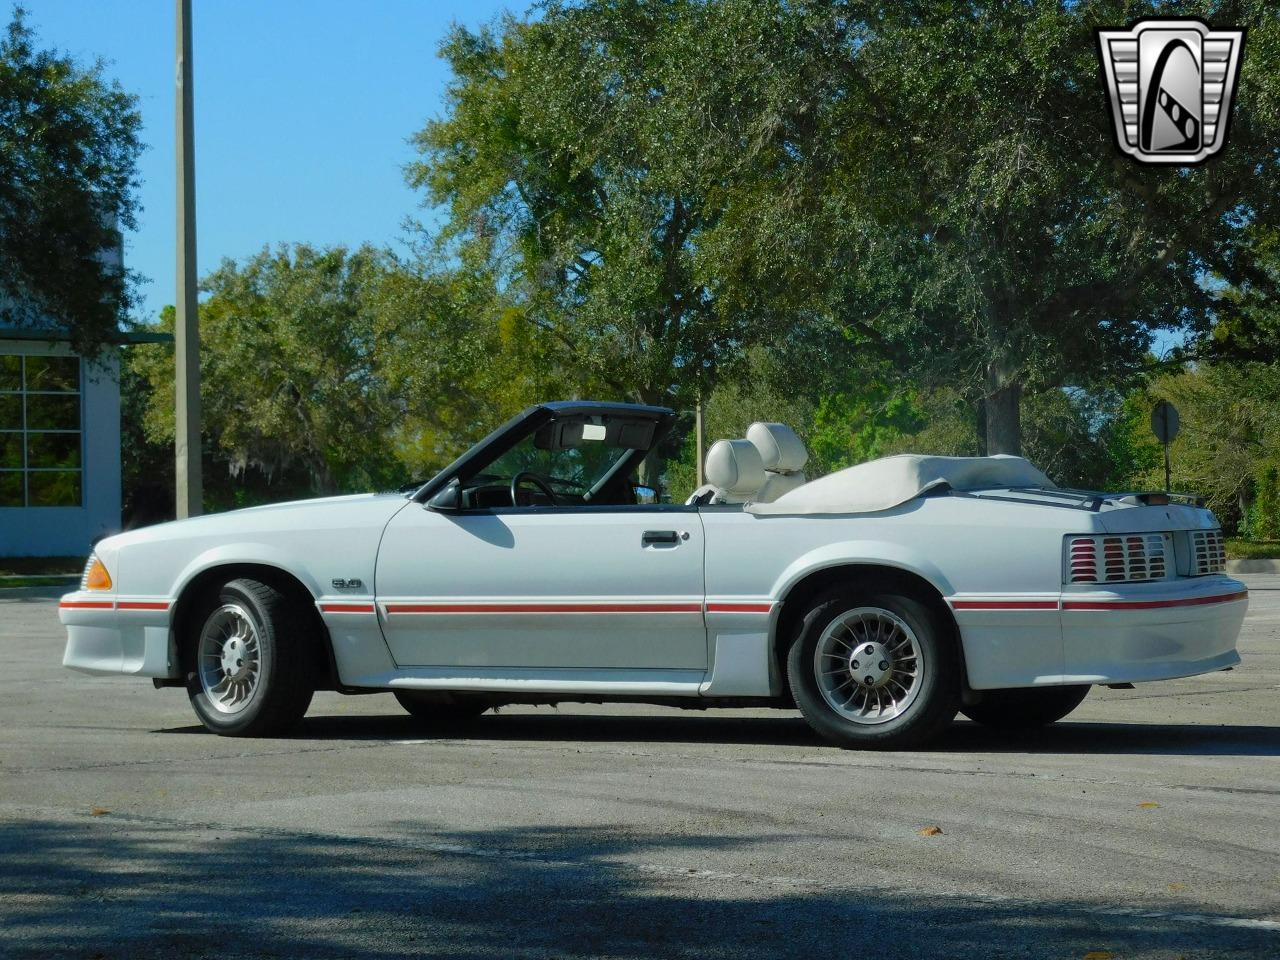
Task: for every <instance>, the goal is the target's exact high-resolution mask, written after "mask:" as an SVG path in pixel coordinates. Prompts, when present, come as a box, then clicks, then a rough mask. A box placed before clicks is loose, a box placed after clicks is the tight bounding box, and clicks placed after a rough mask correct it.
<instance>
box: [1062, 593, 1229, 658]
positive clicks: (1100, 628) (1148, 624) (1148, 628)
mask: <svg viewBox="0 0 1280 960" xmlns="http://www.w3.org/2000/svg"><path fill="white" fill-rule="evenodd" d="M1248 608H1249V592H1248V589H1247V588H1246V587H1245V585H1244V584H1243V583H1241V582H1240V581H1239V580H1234V579H1232V578H1231V577H1226V576H1211V577H1196V578H1180V579H1177V580H1170V581H1167V582H1164V583H1159V584H1155V583H1151V584H1127V585H1118V586H1114V587H1105V588H1100V587H1090V588H1088V589H1078V590H1076V589H1073V590H1068V591H1064V592H1063V594H1062V601H1061V618H1062V653H1063V677H1062V680H1061V681H1060V682H1062V683H1140V682H1143V681H1147V680H1172V679H1176V678H1178V677H1189V676H1194V675H1196V674H1200V673H1209V672H1212V671H1214V670H1224V669H1226V668H1227V667H1232V666H1235V665H1236V664H1237V663H1239V662H1240V654H1239V653H1237V652H1236V638H1237V637H1238V636H1239V635H1240V625H1241V624H1242V623H1243V621H1244V616H1245V613H1246V611H1247V610H1248Z"/></svg>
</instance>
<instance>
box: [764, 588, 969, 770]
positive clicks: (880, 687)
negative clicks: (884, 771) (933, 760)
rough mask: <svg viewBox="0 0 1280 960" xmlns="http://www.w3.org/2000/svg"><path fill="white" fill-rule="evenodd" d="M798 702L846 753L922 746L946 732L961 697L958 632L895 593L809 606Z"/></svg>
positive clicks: (795, 672)
mask: <svg viewBox="0 0 1280 960" xmlns="http://www.w3.org/2000/svg"><path fill="white" fill-rule="evenodd" d="M787 675H788V680H789V682H790V685H791V693H792V695H793V696H794V698H795V701H796V705H797V706H798V707H799V708H800V711H801V713H803V714H804V717H805V719H806V720H807V721H808V722H809V725H810V726H812V727H813V728H814V730H816V731H817V732H818V733H819V734H821V735H822V736H823V737H825V738H826V739H827V740H830V741H831V742H833V743H836V744H838V745H840V746H843V747H861V748H884V749H893V748H898V747H907V746H914V745H916V744H919V743H922V742H924V741H925V740H928V739H929V738H930V737H933V736H935V735H936V734H938V733H939V732H941V731H942V730H943V729H944V728H945V727H946V726H947V725H948V724H949V723H951V721H952V720H953V719H955V715H956V708H957V707H958V706H959V700H960V663H959V656H958V654H957V652H956V648H955V643H954V642H953V640H952V638H951V633H950V631H949V630H947V629H946V627H945V625H944V624H942V623H941V622H940V620H939V618H938V616H937V614H935V613H934V612H933V611H932V610H931V609H930V608H929V607H928V606H927V605H926V604H924V603H922V602H921V601H920V600H918V599H916V598H915V597H913V596H909V595H906V594H904V593H900V592H897V591H890V590H885V591H867V592H865V593H863V592H859V591H852V590H848V589H843V590H836V591H832V592H829V593H827V594H824V595H822V596H820V597H818V598H817V599H816V600H815V601H814V603H813V604H812V605H811V606H810V608H809V610H808V611H807V613H806V614H805V617H804V621H803V623H802V624H801V627H800V631H799V633H798V635H797V637H796V639H795V642H794V643H793V644H792V646H791V651H790V654H789V656H788V658H787Z"/></svg>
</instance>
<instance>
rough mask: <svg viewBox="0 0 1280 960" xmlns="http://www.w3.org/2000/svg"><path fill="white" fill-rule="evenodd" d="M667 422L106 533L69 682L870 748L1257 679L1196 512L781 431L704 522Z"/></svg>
mask: <svg viewBox="0 0 1280 960" xmlns="http://www.w3.org/2000/svg"><path fill="white" fill-rule="evenodd" d="M674 419H675V415H674V414H673V413H672V411H670V410H667V409H664V408H659V407H645V406H634V405H627V404H610V403H588V402H578V401H570V402H563V403H547V404H543V405H540V406H536V407H533V408H531V409H529V410H527V411H525V412H524V413H523V414H521V415H520V416H518V417H516V418H515V419H513V420H512V421H511V422H509V423H508V424H506V425H505V426H503V427H502V428H500V429H499V430H497V431H495V432H494V433H493V434H491V435H490V436H488V437H486V438H485V439H484V440H482V441H480V443H478V444H477V445H476V446H475V447H473V448H472V449H471V450H470V451H469V452H468V453H466V454H465V455H464V456H462V457H461V458H459V459H458V460H457V461H456V462H454V463H453V464H451V465H450V466H449V467H447V468H446V469H445V470H443V471H442V472H441V473H440V474H439V475H438V476H436V477H435V478H434V479H432V480H431V481H430V482H428V483H427V484H425V485H424V486H422V487H420V488H418V489H416V490H413V491H412V492H409V493H399V494H394V493H393V494H378V495H367V496H347V497H335V498H331V499H323V500H311V501H304V502H299V503H286V504H280V505H277V506H268V507H256V508H253V509H249V510H238V511H235V512H232V513H226V514H222V515H218V516H207V517H200V518H196V519H191V520H183V521H179V522H175V523H167V524H163V525H161V526H156V527H151V528H148V529H144V530H137V531H133V532H130V533H124V534H120V535H118V536H114V537H110V538H108V539H106V540H103V541H101V542H100V543H99V544H98V546H97V548H96V551H95V554H94V556H92V557H91V558H90V560H89V563H88V565H87V567H86V570H85V574H84V578H83V581H82V583H81V586H80V589H79V590H77V591H76V592H74V593H71V594H68V595H67V596H65V597H64V598H63V599H62V601H61V603H60V607H59V613H60V616H61V619H62V622H63V623H64V624H65V625H66V627H67V634H68V639H67V648H66V656H65V659H64V661H63V662H64V663H65V664H66V665H67V666H68V667H71V668H73V669H76V670H80V671H84V672H87V673H94V674H125V675H127V676H135V677H149V678H152V679H153V680H154V682H155V684H156V686H157V687H160V686H183V687H186V689H187V692H188V694H189V696H190V698H191V702H192V705H193V706H194V708H195V711H196V713H197V714H198V715H199V717H200V720H201V721H202V722H203V723H204V724H205V726H206V727H208V728H209V729H210V730H212V731H214V732H216V733H222V734H232V735H240V736H256V735H266V734H273V733H278V732H281V731H284V730H286V729H288V728H289V727H291V726H292V725H294V724H296V723H297V722H298V721H299V720H300V719H301V718H302V716H303V714H304V713H305V712H306V709H307V706H308V704H309V703H310V701H311V697H312V694H313V692H314V691H315V690H317V689H333V690H338V691H341V692H343V693H369V692H375V691H391V692H393V693H394V694H395V696H396V698H397V699H398V700H399V701H400V703H401V704H402V705H403V706H404V707H405V708H406V709H407V710H408V711H409V712H410V713H411V714H413V715H414V716H415V717H419V718H422V719H423V720H426V721H432V722H437V723H449V722H455V723H456V722H460V721H463V720H467V719H471V718H475V717H476V716H478V715H479V714H481V713H483V712H484V711H485V710H486V709H488V708H490V707H494V706H497V705H501V704H506V703H555V702H559V701H590V702H602V701H639V702H649V703H661V704H668V705H678V706H688V707H709V706H746V705H752V706H756V705H774V706H781V707H791V706H793V705H794V706H798V707H799V708H800V710H801V711H802V712H803V714H804V716H805V717H806V718H807V720H808V721H809V723H810V724H812V726H813V727H814V728H815V729H816V730H817V731H818V733H820V734H821V735H822V736H824V737H826V738H828V739H829V740H832V741H834V742H836V743H839V744H842V745H846V746H901V745H907V744H913V743H919V742H921V741H923V740H925V739H927V738H929V737H930V736H932V735H934V734H937V733H938V732H939V731H940V730H942V729H943V728H944V727H945V726H947V724H949V723H950V722H951V721H952V720H953V719H954V717H955V715H956V712H957V711H960V712H963V713H964V714H965V715H966V716H968V717H970V718H972V719H974V720H977V721H979V722H983V723H989V724H994V725H1002V726H1034V725H1037V724H1044V723H1051V722H1053V721H1055V720H1058V719H1060V718H1061V717H1063V716H1065V715H1066V714H1067V713H1069V712H1070V711H1071V710H1072V709H1074V708H1075V707H1076V706H1077V705H1078V704H1079V703H1080V701H1081V700H1082V699H1083V698H1084V697H1085V695H1086V694H1087V693H1088V690H1089V687H1090V685H1091V684H1111V685H1127V684H1130V683H1137V682H1143V681H1149V680H1165V679H1169V678H1173V677H1185V676H1189V675H1192V674H1199V673H1205V672H1207V671H1213V670H1225V669H1229V668H1231V667H1232V666H1233V665H1234V664H1236V663H1239V661H1240V658H1239V656H1238V654H1237V653H1236V650H1235V641H1236V636H1237V634H1238V632H1239V628H1240V624H1241V620H1242V619H1243V617H1244V614H1245V608H1246V605H1247V593H1246V590H1245V588H1244V585H1243V584H1241V583H1239V582H1238V581H1236V580H1233V579H1230V578H1229V577H1227V576H1225V575H1224V573H1223V568H1224V560H1223V548H1222V534H1221V532H1220V530H1219V529H1218V525H1217V522H1216V521H1215V520H1214V517H1213V515H1212V514H1211V513H1210V512H1209V511H1208V510H1205V509H1204V508H1203V506H1202V505H1201V504H1200V503H1198V502H1197V501H1195V500H1194V499H1192V498H1187V497H1177V496H1172V497H1171V496H1168V495H1166V494H1151V493H1137V494H1099V493H1089V492H1081V491H1074V490H1062V489H1057V488H1055V487H1054V485H1053V484H1052V483H1050V481H1049V480H1048V479H1047V478H1046V477H1045V476H1044V475H1043V474H1041V473H1040V472H1039V471H1038V470H1036V469H1035V468H1034V467H1032V466H1031V465H1030V464H1029V463H1027V462H1026V461H1025V460H1022V459H1020V458H1016V457H981V458H971V459H970V458H965V459H960V458H942V457H916V456H903V457H890V458H886V459H883V460H878V461H874V462H872V463H868V464H863V465H861V466H856V467H851V468H849V469H847V470H842V471H840V472H837V473H833V474H830V475H828V476H826V477H823V478H821V479H817V480H814V481H811V482H807V483H806V482H805V478H804V476H803V474H802V473H801V472H800V471H801V470H802V469H803V467H804V465H805V461H806V459H807V454H806V451H805V449H804V445H803V444H802V443H801V442H800V440H799V439H798V438H797V436H796V435H795V434H794V433H792V432H791V431H790V430H788V429H787V428H786V427H783V426H781V425H780V424H767V423H766V424H762V423H757V424H754V425H753V426H752V427H751V429H750V430H749V431H748V436H747V438H746V439H742V440H722V441H719V442H718V443H716V444H715V445H714V446H713V447H712V449H711V451H710V452H709V454H708V458H707V464H706V470H707V479H708V480H709V481H710V482H709V483H708V485H707V486H705V487H703V488H702V489H700V490H699V491H698V492H697V493H695V495H694V496H693V497H692V498H690V501H689V502H688V503H685V504H662V503H646V502H642V501H643V500H646V499H653V491H652V490H648V489H646V488H643V487H639V486H637V485H636V483H635V475H636V470H637V468H638V466H639V465H640V462H641V461H642V460H643V459H644V457H645V455H646V453H647V452H648V451H649V450H651V449H653V448H654V447H655V445H656V444H658V443H659V442H660V441H661V440H662V438H663V437H664V435H665V434H666V433H667V431H668V430H669V429H670V428H671V426H672V423H673V422H674Z"/></svg>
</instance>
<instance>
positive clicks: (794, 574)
mask: <svg viewBox="0 0 1280 960" xmlns="http://www.w3.org/2000/svg"><path fill="white" fill-rule="evenodd" d="M850 564H863V565H867V566H878V567H893V568H895V569H898V570H903V571H906V572H907V573H914V574H915V575H917V576H919V577H923V578H924V579H925V580H927V581H929V583H931V584H932V585H933V587H934V588H935V589H936V590H937V591H938V592H939V593H940V594H941V595H942V596H944V597H947V596H950V595H951V594H952V593H954V592H955V591H954V589H953V587H952V585H951V581H950V580H949V579H947V577H946V576H944V575H943V573H942V571H941V570H939V569H938V567H937V565H936V564H934V563H933V561H932V560H930V559H929V558H928V557H927V556H925V554H924V553H922V552H921V551H919V550H916V549H914V548H911V547H905V546H903V545H902V544H900V543H890V542H887V541H884V540H846V541H842V542H840V543H828V544H824V545H823V546H821V547H817V548H816V549H814V550H811V551H809V552H808V553H806V554H803V555H802V556H800V557H798V558H797V559H796V560H795V561H793V562H792V563H791V564H790V565H789V566H787V568H786V569H785V570H783V571H782V573H781V575H780V576H779V577H778V579H777V580H776V581H774V584H773V587H772V589H771V591H770V596H772V597H773V598H774V599H775V600H781V599H783V598H784V597H786V595H787V594H788V593H790V591H791V588H792V587H794V586H795V585H796V584H797V583H799V582H800V581H801V580H803V579H804V578H805V577H807V576H809V574H811V573H816V572H818V571H820V570H826V569H830V568H831V567H840V566H846V565H850Z"/></svg>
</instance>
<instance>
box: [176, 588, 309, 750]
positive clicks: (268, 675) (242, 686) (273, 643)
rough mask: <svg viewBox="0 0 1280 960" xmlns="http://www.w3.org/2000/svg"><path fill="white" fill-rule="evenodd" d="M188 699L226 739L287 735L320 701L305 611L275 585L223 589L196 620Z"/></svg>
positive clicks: (210, 727)
mask: <svg viewBox="0 0 1280 960" xmlns="http://www.w3.org/2000/svg"><path fill="white" fill-rule="evenodd" d="M193 622H194V624H195V629H194V631H193V633H192V636H191V637H190V638H189V646H188V654H189V669H188V674H187V695H188V696H189V697H190V698H191V706H192V707H193V708H194V709H195V711H196V716H198V717H199V718H200V722H201V723H203V724H204V725H205V726H206V727H207V728H208V729H209V730H211V731H213V732H214V733H218V734H222V735H223V736H231V737H263V736H270V735H272V734H278V733H284V732H286V731H288V730H289V729H290V728H292V727H294V726H296V725H297V724H298V722H299V721H300V720H301V719H302V717H303V715H304V714H305V713H306V712H307V707H308V706H309V705H310V703H311V697H312V695H313V694H314V693H315V676H314V673H313V665H312V658H311V657H309V656H307V652H308V651H307V643H308V640H309V638H308V637H307V635H306V632H305V630H303V629H302V625H303V624H306V623H308V622H309V619H308V617H307V616H306V611H305V610H301V609H299V608H298V604H297V603H296V602H295V601H294V600H293V599H292V598H291V597H289V596H288V595H287V594H285V593H282V592H281V591H280V590H277V589H276V588H275V587H273V586H271V585H270V584H266V583H262V582H260V581H258V580H251V579H248V578H241V579H237V580H232V581H230V582H229V583H225V584H223V585H222V587H221V588H219V590H218V592H217V594H216V595H213V596H211V597H210V598H209V600H208V601H207V602H206V603H205V604H204V606H203V608H202V609H201V610H200V612H199V613H198V614H197V616H196V617H195V618H194V620H193Z"/></svg>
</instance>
